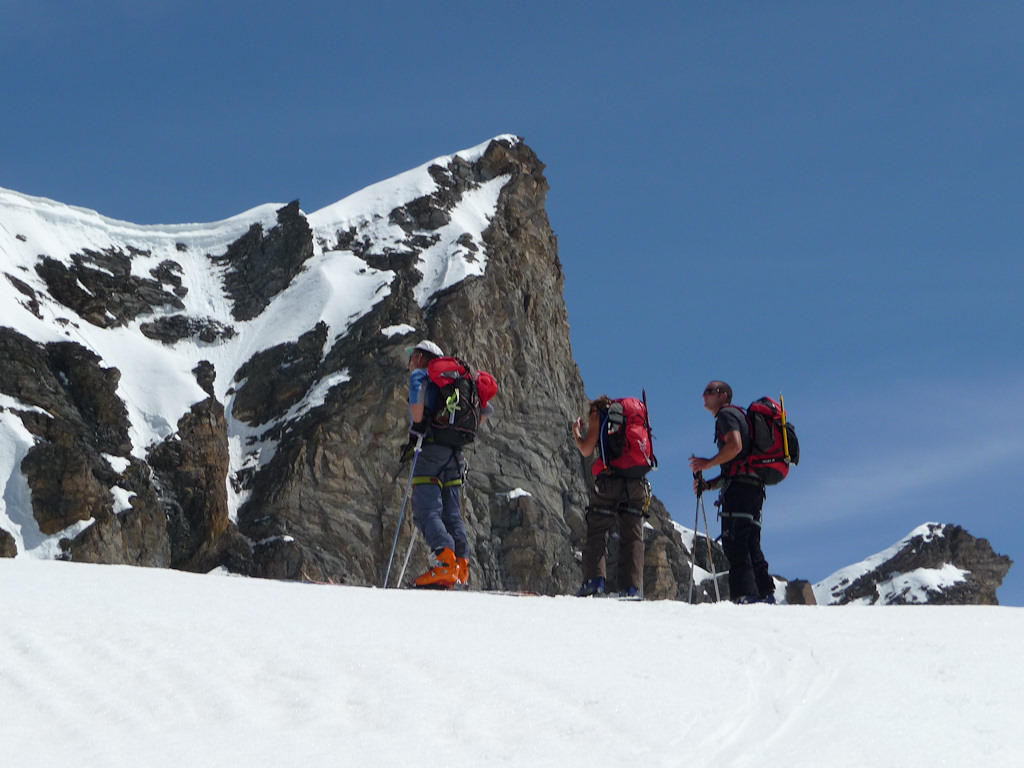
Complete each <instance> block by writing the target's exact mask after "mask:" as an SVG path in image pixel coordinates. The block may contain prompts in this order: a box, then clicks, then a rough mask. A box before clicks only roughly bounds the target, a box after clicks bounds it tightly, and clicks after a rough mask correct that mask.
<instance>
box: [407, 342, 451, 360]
mask: <svg viewBox="0 0 1024 768" xmlns="http://www.w3.org/2000/svg"><path fill="white" fill-rule="evenodd" d="M417 350H419V351H421V352H426V353H427V354H430V355H433V356H434V357H444V352H442V351H441V348H440V347H439V346H437V344H435V343H434V342H432V341H427V340H426V339H424V340H423V341H421V342H420V343H419V344H417V345H416V346H415V347H406V348H405V351H406V352H408V353H409V354H410V355H411V354H412V353H413V352H416V351H417Z"/></svg>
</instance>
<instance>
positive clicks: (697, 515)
mask: <svg viewBox="0 0 1024 768" xmlns="http://www.w3.org/2000/svg"><path fill="white" fill-rule="evenodd" d="M693 479H694V480H696V481H697V508H696V509H695V510H694V512H693V543H692V544H690V595H689V597H688V598H687V602H688V603H690V604H691V605H692V604H693V582H694V577H693V568H694V565H695V559H694V554H695V553H696V551H697V529H698V527H699V525H700V506H701V504H700V503H701V494H702V493H703V491H702V490H700V486H701V482H702V480H703V479H704V478H703V473H702V472H694V473H693ZM704 527H705V528H706V527H707V526H706V525H705V526H704Z"/></svg>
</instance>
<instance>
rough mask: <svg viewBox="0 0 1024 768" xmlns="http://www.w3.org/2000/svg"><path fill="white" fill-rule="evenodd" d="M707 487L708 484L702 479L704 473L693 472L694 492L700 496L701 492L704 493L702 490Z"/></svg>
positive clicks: (707, 488) (708, 487) (705, 489)
mask: <svg viewBox="0 0 1024 768" xmlns="http://www.w3.org/2000/svg"><path fill="white" fill-rule="evenodd" d="M709 489H710V486H709V485H708V484H707V483H706V482H705V481H704V473H703V472H694V473H693V490H694V493H696V494H697V495H698V496H700V495H701V494H702V493H704V491H707V490H709Z"/></svg>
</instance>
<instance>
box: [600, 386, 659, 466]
mask: <svg viewBox="0 0 1024 768" xmlns="http://www.w3.org/2000/svg"><path fill="white" fill-rule="evenodd" d="M600 429H601V433H600V434H601V439H600V440H598V449H599V451H600V456H599V458H598V460H597V461H595V462H594V468H593V472H594V474H595V475H597V474H600V473H601V472H602V471H603V470H604V469H605V468H606V467H607V468H608V469H610V470H611V471H612V472H614V473H615V474H617V475H621V476H623V477H643V476H644V475H646V474H647V473H648V472H650V471H651V470H652V469H654V468H655V467H656V466H658V459H657V457H655V455H654V438H653V435H652V434H651V422H650V419H649V418H648V415H647V392H646V391H645V392H644V393H643V400H638V399H637V398H635V397H623V398H619V399H618V400H613V401H612V404H611V405H610V406H609V407H608V410H607V411H606V412H605V413H603V414H602V416H601V424H600Z"/></svg>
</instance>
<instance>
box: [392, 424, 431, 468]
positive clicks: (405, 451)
mask: <svg viewBox="0 0 1024 768" xmlns="http://www.w3.org/2000/svg"><path fill="white" fill-rule="evenodd" d="M426 433H427V428H426V424H425V423H424V422H422V421H421V422H417V423H416V424H413V425H412V427H411V428H410V429H409V441H408V442H407V443H406V444H405V447H404V448H402V452H401V454H399V456H398V461H399V462H400V463H402V464H404V463H405V462H407V461H408V460H409V459H411V458H412V455H413V454H414V453H415V452H416V449H417V448H419V447H420V446H422V445H423V443H422V440H423V438H424V436H425V435H426Z"/></svg>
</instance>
